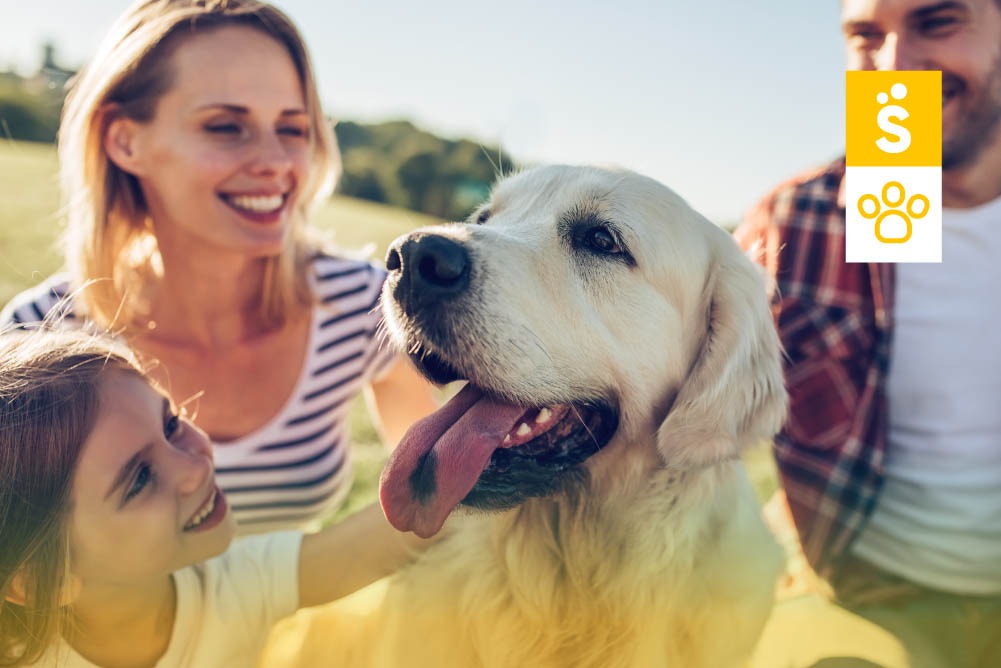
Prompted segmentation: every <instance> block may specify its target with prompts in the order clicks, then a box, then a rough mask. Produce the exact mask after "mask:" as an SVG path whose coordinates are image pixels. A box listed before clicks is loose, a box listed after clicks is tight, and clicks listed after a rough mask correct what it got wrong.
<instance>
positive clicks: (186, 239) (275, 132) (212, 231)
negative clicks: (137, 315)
mask: <svg viewBox="0 0 1001 668" xmlns="http://www.w3.org/2000/svg"><path fill="white" fill-rule="evenodd" d="M170 71H171V73H172V75H173V76H172V83H171V86H170V88H169V89H168V90H167V92H166V93H164V94H163V95H162V96H161V97H160V99H159V100H158V102H157V105H156V110H155V114H154V116H153V118H152V120H150V121H149V122H147V123H139V122H136V121H132V120H130V119H125V118H120V119H117V120H116V121H114V122H112V124H111V125H110V126H109V129H108V133H107V134H106V136H105V147H106V149H107V150H108V154H109V156H110V157H111V159H112V160H113V161H115V162H116V163H117V164H118V165H119V166H120V167H122V168H123V169H125V171H127V172H130V173H132V174H134V175H135V176H136V177H137V178H138V179H139V183H140V184H141V186H142V190H143V194H144V195H145V198H146V202H147V205H148V207H149V210H150V213H151V216H152V219H153V224H154V228H155V232H156V236H157V241H158V245H159V246H160V248H161V251H164V252H168V253H169V252H170V251H171V250H176V251H178V252H184V251H186V250H190V249H193V248H194V247H195V246H198V247H208V249H209V250H211V251H214V252H218V251H237V252H239V253H243V254H247V253H249V254H250V255H252V256H258V257H259V256H268V255H275V254H277V253H279V252H280V251H281V249H282V247H283V242H284V240H285V238H286V237H287V235H288V232H289V229H290V225H291V222H292V212H293V211H294V205H295V203H296V200H297V197H298V196H299V190H300V188H301V187H302V186H303V185H305V181H306V178H307V176H308V169H309V160H310V156H311V145H310V133H311V123H310V117H309V115H308V114H307V112H306V104H305V99H304V97H303V91H302V86H301V84H300V79H299V74H298V72H297V70H296V67H295V64H294V63H293V61H292V58H291V57H290V55H289V53H288V51H287V50H286V48H285V47H284V46H283V45H282V44H280V43H279V42H278V41H276V40H275V39H273V38H271V37H269V36H267V35H265V34H264V33H261V32H259V31H257V30H254V29H252V28H248V27H244V26H229V27H224V28H219V29H217V30H212V31H210V32H206V33H201V34H195V35H193V36H191V37H188V38H186V39H184V40H183V41H182V42H181V43H179V44H178V45H177V46H176V47H175V49H174V51H173V54H172V55H171V68H170Z"/></svg>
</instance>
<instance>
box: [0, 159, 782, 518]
mask: <svg viewBox="0 0 1001 668" xmlns="http://www.w3.org/2000/svg"><path fill="white" fill-rule="evenodd" d="M56 170H57V164H56V155H55V150H54V149H53V147H52V146H50V145H47V144H30V143H24V142H12V141H2V142H0V304H6V303H7V301H8V300H9V299H10V298H11V297H13V296H14V295H15V294H17V293H18V292H20V291H21V290H24V289H25V288H27V287H30V286H31V285H34V284H35V283H37V282H39V281H40V280H41V279H43V278H44V277H46V276H48V275H49V274H51V273H52V272H53V271H55V270H56V269H58V268H59V266H60V256H59V253H58V251H57V250H56V248H55V241H56V238H57V236H58V232H59V186H58V178H57V174H56ZM437 222H440V221H439V220H438V219H436V218H431V217H429V216H425V215H422V214H418V213H414V212H411V211H404V210H401V209H396V208H392V207H387V206H383V205H380V204H374V203H371V202H366V201H362V200H355V199H351V198H346V197H334V198H333V199H332V200H331V201H330V202H329V203H328V204H327V205H326V206H325V207H324V208H323V209H322V210H321V211H319V212H318V214H317V215H316V216H315V218H314V220H313V224H314V225H315V226H316V227H317V228H319V229H320V230H322V231H325V232H326V233H328V234H331V235H332V238H333V240H334V242H336V243H337V245H338V246H340V247H342V248H347V249H362V248H365V247H368V250H369V251H370V255H371V256H372V257H374V258H380V259H381V258H382V257H383V256H384V255H385V251H386V247H387V246H388V245H389V243H390V242H391V241H392V240H393V239H394V238H396V237H397V236H399V235H400V234H403V233H405V232H407V231H409V230H411V229H413V228H415V227H419V226H421V225H428V224H434V223H437ZM351 420H352V421H351V426H352V437H353V441H354V444H353V448H352V459H353V462H354V467H355V484H354V487H353V488H352V490H351V494H350V496H349V497H348V503H347V506H346V507H345V508H344V509H343V510H342V512H341V515H344V514H346V513H349V512H352V511H354V510H356V509H357V508H359V507H360V506H361V505H364V504H365V503H367V502H368V501H370V500H372V499H374V498H375V495H376V484H377V480H378V475H379V471H380V470H381V469H382V466H383V464H384V463H385V459H386V452H385V449H384V448H383V446H382V445H381V444H380V443H379V438H378V436H377V434H376V432H375V430H374V429H373V428H372V424H371V422H370V421H369V418H368V413H367V411H366V409H365V405H364V402H363V401H361V400H360V399H359V400H358V401H356V402H355V406H354V407H353V409H352V418H351ZM746 460H747V462H748V468H749V469H750V474H751V479H752V481H753V482H754V485H755V488H756V489H757V490H758V494H759V496H760V497H761V498H762V499H764V498H767V496H768V495H770V494H771V492H772V491H774V489H775V468H774V464H773V462H772V458H771V455H770V453H769V452H768V448H767V447H766V446H760V447H757V448H754V449H752V451H751V452H749V453H748V455H747V457H746Z"/></svg>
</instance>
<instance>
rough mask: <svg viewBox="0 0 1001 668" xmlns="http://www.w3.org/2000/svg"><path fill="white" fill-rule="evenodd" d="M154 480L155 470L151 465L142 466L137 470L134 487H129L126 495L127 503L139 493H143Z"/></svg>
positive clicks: (133, 481) (133, 482)
mask: <svg viewBox="0 0 1001 668" xmlns="http://www.w3.org/2000/svg"><path fill="white" fill-rule="evenodd" d="M152 480H153V469H152V467H151V466H150V465H149V464H140V465H139V468H138V469H136V475H135V478H133V480H132V485H130V486H129V490H128V491H127V492H126V493H125V501H126V502H127V501H129V500H130V499H131V498H132V497H134V496H135V495H136V494H138V493H139V492H141V491H143V489H145V488H146V485H148V484H149V483H150V482H152Z"/></svg>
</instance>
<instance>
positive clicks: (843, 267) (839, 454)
mask: <svg viewBox="0 0 1001 668" xmlns="http://www.w3.org/2000/svg"><path fill="white" fill-rule="evenodd" d="M844 175H845V161H844V159H843V158H841V159H839V160H837V161H835V162H834V163H832V164H830V165H828V166H826V167H824V168H822V169H820V170H815V171H813V172H810V173H807V174H803V175H800V176H798V177H796V178H794V179H792V180H790V181H787V182H786V183H783V184H781V185H780V186H779V187H778V188H776V189H775V190H774V191H773V192H772V193H771V194H770V195H768V196H767V197H766V198H765V199H764V200H763V201H762V202H761V203H760V204H759V205H758V206H757V207H756V208H755V209H754V210H752V211H751V213H750V214H748V216H747V218H746V219H745V221H744V223H743V224H742V225H741V226H740V227H739V228H738V229H737V231H736V232H735V236H736V238H737V240H738V242H739V243H740V244H741V246H743V247H744V248H745V250H748V251H751V252H752V255H753V254H755V253H756V254H757V256H758V259H759V261H760V262H761V264H763V265H764V266H765V268H766V269H767V271H768V273H769V275H770V276H771V277H772V279H773V280H774V282H775V286H776V288H777V294H776V295H775V296H774V298H773V300H772V302H773V311H774V315H775V319H776V323H777V326H778V330H779V336H780V337H781V339H782V343H783V345H784V346H785V350H786V354H787V361H786V369H785V374H786V385H787V387H788V389H789V395H790V396H789V399H790V403H789V416H788V419H787V421H786V425H785V427H784V428H783V429H782V432H781V433H780V434H779V435H778V436H777V437H776V440H775V457H776V460H777V462H778V468H779V474H780V476H781V479H782V485H783V487H784V489H785V493H786V497H787V499H788V502H789V508H790V510H791V511H792V516H793V520H794V522H795V524H796V529H797V531H798V532H799V536H800V541H801V543H802V546H803V551H804V553H805V555H806V558H807V559H808V560H809V562H810V564H811V565H812V566H813V568H814V569H815V570H816V571H817V572H818V573H819V574H821V575H822V576H825V577H831V576H832V575H833V574H834V573H835V572H836V570H837V567H838V564H839V559H841V558H842V557H845V556H847V554H848V552H847V548H848V546H849V545H850V544H851V542H852V541H853V540H854V539H855V537H856V536H858V534H859V530H860V529H861V528H862V526H863V525H864V523H865V521H866V519H867V518H868V517H869V516H870V514H871V513H872V509H873V507H874V506H875V502H876V496H877V493H878V492H879V488H880V486H881V484H882V480H883V456H884V452H885V450H886V439H887V424H888V420H887V402H886V398H885V396H884V388H885V381H886V374H887V369H888V364H889V359H890V341H891V335H892V331H893V281H894V273H893V266H892V265H890V264H861V263H859V264H848V263H846V262H845V207H844V186H843V181H844Z"/></svg>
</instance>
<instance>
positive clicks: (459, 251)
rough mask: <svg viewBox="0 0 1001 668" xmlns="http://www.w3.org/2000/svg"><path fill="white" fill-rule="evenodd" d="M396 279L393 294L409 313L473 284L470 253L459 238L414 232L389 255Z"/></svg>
mask: <svg viewBox="0 0 1001 668" xmlns="http://www.w3.org/2000/svg"><path fill="white" fill-rule="evenodd" d="M386 269H388V270H389V271H390V274H391V275H392V280H395V281H396V284H395V286H394V288H393V297H394V298H395V299H396V301H398V302H399V303H400V306H402V307H403V308H404V310H406V311H407V312H408V313H413V312H414V311H416V310H419V309H421V308H424V307H425V306H427V305H428V304H430V303H432V302H436V301H440V300H447V299H450V298H452V297H455V296H457V295H459V294H461V293H462V292H464V291H465V289H466V288H467V287H468V286H469V269H470V263H469V253H468V251H467V250H466V248H465V247H464V246H463V245H462V244H460V243H459V242H457V241H453V240H452V239H449V238H448V237H443V236H440V235H436V234H421V233H418V234H411V235H408V236H407V237H405V238H403V239H402V240H400V241H397V242H396V243H394V244H393V246H392V247H390V249H389V252H388V253H387V255H386Z"/></svg>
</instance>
